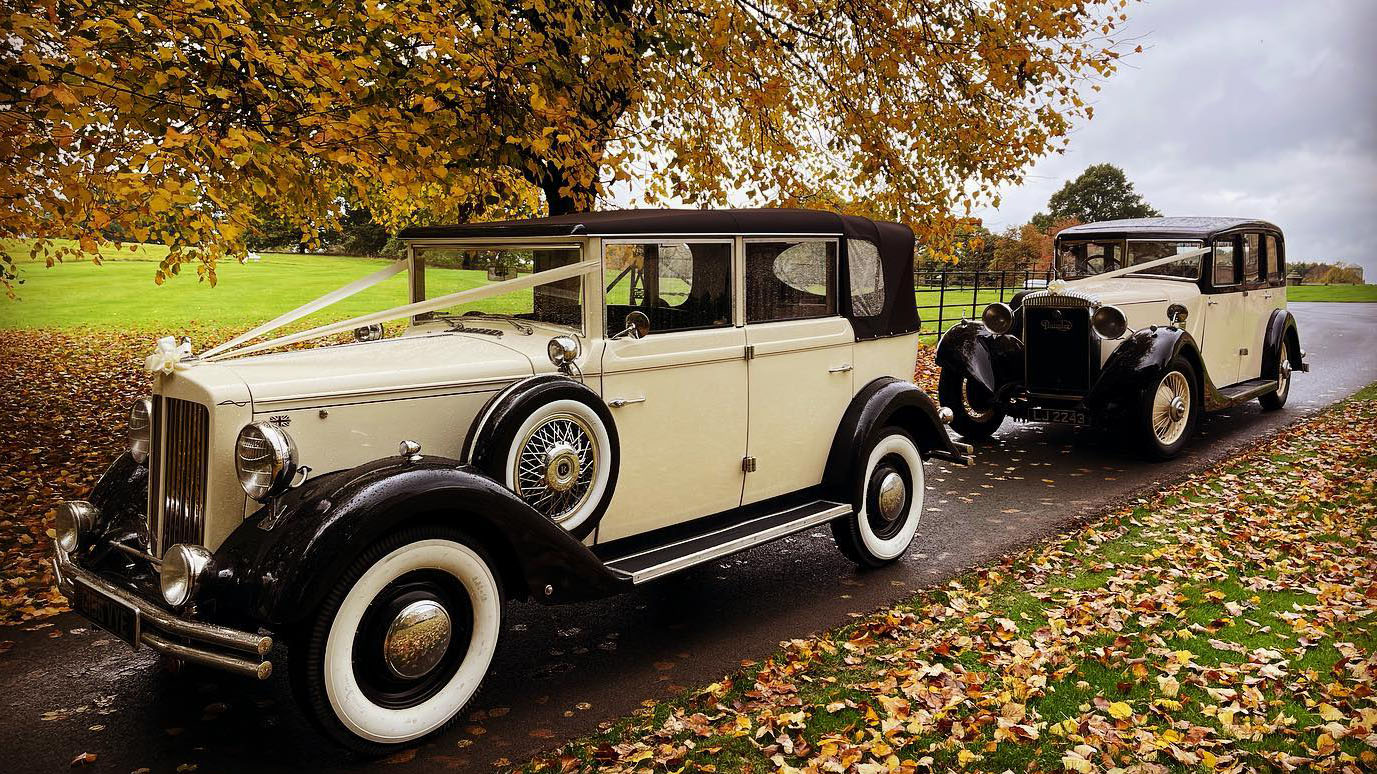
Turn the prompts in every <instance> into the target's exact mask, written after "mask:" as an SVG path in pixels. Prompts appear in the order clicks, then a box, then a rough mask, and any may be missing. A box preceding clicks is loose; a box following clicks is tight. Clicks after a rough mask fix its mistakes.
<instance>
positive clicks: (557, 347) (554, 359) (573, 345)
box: [545, 336, 579, 369]
mask: <svg viewBox="0 0 1377 774" xmlns="http://www.w3.org/2000/svg"><path fill="white" fill-rule="evenodd" d="M545 354H546V355H548V356H549V358H550V362H551V363H553V364H554V366H555V367H556V368H561V369H562V368H564V367H565V366H567V365H569V364H570V363H572V362H574V361H575V360H577V359H578V356H579V340H578V339H576V338H574V337H573V336H556V337H554V338H553V339H550V342H549V343H548V344H546V345H545Z"/></svg>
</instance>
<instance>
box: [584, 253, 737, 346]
mask: <svg viewBox="0 0 1377 774" xmlns="http://www.w3.org/2000/svg"><path fill="white" fill-rule="evenodd" d="M603 271H604V273H605V278H606V288H607V333H608V335H609V336H610V335H613V334H615V333H617V332H619V331H621V330H622V329H623V328H625V327H626V322H625V321H626V315H627V313H629V312H631V311H632V310H639V311H642V312H645V314H646V316H647V317H649V318H650V332H651V334H655V333H665V332H667V331H681V330H690V329H694V328H713V327H719V326H725V325H731V324H732V297H731V286H732V281H731V276H732V246H731V243H730V242H684V241H654V242H609V243H607V244H606V245H605V247H604V249H603Z"/></svg>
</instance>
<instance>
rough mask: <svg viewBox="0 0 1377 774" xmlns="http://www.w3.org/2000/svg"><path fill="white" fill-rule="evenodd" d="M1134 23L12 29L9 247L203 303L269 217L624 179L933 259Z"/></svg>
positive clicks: (1039, 8) (430, 205)
mask: <svg viewBox="0 0 1377 774" xmlns="http://www.w3.org/2000/svg"><path fill="white" fill-rule="evenodd" d="M1127 2H1128V0H1095V1H1093V2H1080V1H1077V2H1072V1H1071V0H1059V1H1058V2H1045V1H1044V0H1003V1H1002V2H995V3H970V2H964V1H962V0H909V1H908V2H901V3H891V2H887V1H882V0H857V1H853V2H845V3H842V2H836V0H789V1H788V2H756V1H755V0H685V1H684V2H665V1H663V0H646V1H644V2H635V1H634V0H562V1H561V2H558V3H547V2H544V1H543V0H521V1H520V2H513V3H493V2H487V1H482V2H459V3H439V4H436V3H430V2H422V1H421V0H401V2H395V3H391V2H389V3H381V2H371V1H367V2H362V1H354V2H344V3H338V2H324V1H323V0H260V1H257V2H244V1H242V0H216V1H214V2H212V1H211V0H160V1H159V2H148V1H147V0H119V1H118V2H117V1H116V0H92V1H90V2H70V1H68V0H46V2H40V3H37V4H32V5H30V4H22V3H21V4H11V5H8V6H7V7H6V9H5V10H3V11H0V19H3V24H4V31H5V35H4V36H3V37H0V70H2V71H3V72H4V77H3V78H0V103H2V104H3V105H4V109H3V110H0V159H3V163H4V168H5V170H6V173H5V175H4V176H3V177H2V178H0V239H3V238H12V237H35V238H38V239H37V241H36V242H35V243H34V247H33V249H34V252H35V257H44V256H46V257H47V258H48V260H49V261H51V260H52V259H54V258H59V259H60V258H62V257H64V256H65V255H72V256H75V255H79V254H84V255H87V256H96V255H98V254H99V253H100V251H102V250H109V249H111V248H113V247H117V246H118V245H119V244H120V243H122V242H130V241H153V242H159V243H164V244H167V245H169V246H170V247H171V248H172V251H171V252H170V253H169V255H168V258H167V260H166V261H164V262H163V264H162V266H161V267H160V268H159V272H158V279H159V281H161V280H162V279H164V278H166V277H167V276H168V275H169V274H175V273H179V271H180V268H179V267H180V266H181V265H182V264H185V263H187V262H189V261H196V262H198V265H197V267H196V268H197V272H198V273H199V274H201V275H202V276H203V277H204V278H206V279H209V280H210V281H212V282H213V281H214V279H215V274H214V266H215V262H216V261H217V260H219V259H221V258H224V257H226V256H230V257H242V256H243V255H244V254H245V246H244V245H245V239H246V235H249V234H251V233H252V232H253V231H254V230H255V229H257V228H260V227H261V226H262V223H263V221H264V220H269V219H285V220H287V221H289V222H291V223H293V224H294V225H295V226H297V227H298V228H300V229H301V231H302V234H303V238H304V239H305V240H306V241H308V242H309V241H310V240H311V239H312V238H313V237H314V235H315V234H317V233H319V232H320V231H321V230H322V229H327V228H330V227H332V226H334V225H337V223H338V220H339V218H340V216H341V213H342V212H343V211H344V210H345V208H346V206H353V207H366V208H367V209H368V210H369V211H370V212H372V214H373V217H374V218H375V219H376V220H377V221H378V222H380V223H382V224H384V225H385V226H387V227H389V228H392V229H395V228H397V227H399V226H400V225H402V224H405V223H408V222H412V221H417V220H431V221H434V220H451V221H453V220H469V219H482V218H489V217H495V216H499V215H512V214H516V215H520V214H529V213H534V212H538V211H539V210H541V209H548V210H549V211H554V212H565V211H571V210H578V209H586V208H591V207H593V206H595V205H596V204H597V202H598V200H599V197H601V196H603V195H604V194H605V193H606V191H607V189H608V185H609V184H610V183H611V182H613V181H615V180H618V179H623V180H624V179H628V178H632V177H634V178H636V181H637V183H636V185H635V186H633V187H632V188H633V191H636V192H639V195H638V196H637V198H638V200H641V201H644V202H647V203H652V204H653V203H662V202H674V201H678V202H687V203H690V204H692V205H725V204H729V203H730V204H784V205H788V204H804V205H807V204H822V205H826V206H836V207H840V208H844V209H849V210H853V211H862V212H867V213H871V214H876V215H883V216H886V217H890V218H897V219H901V220H905V221H909V222H912V223H913V224H914V225H915V227H917V228H918V230H919V231H920V233H921V234H922V235H923V237H924V239H925V240H926V241H928V242H929V243H931V244H933V245H934V246H935V247H936V249H938V250H939V251H941V250H944V249H946V248H945V246H946V245H948V244H949V241H950V240H949V237H950V233H951V227H952V220H951V217H950V216H951V214H952V212H953V211H955V210H958V209H960V207H961V206H962V205H963V204H965V205H969V204H971V203H973V202H977V201H981V200H985V199H989V198H991V197H992V196H993V190H994V186H996V185H998V184H1000V183H1007V182H1011V181H1017V180H1018V179H1019V177H1020V176H1021V174H1022V170H1023V169H1024V167H1025V166H1026V165H1027V164H1028V163H1029V162H1030V161H1031V160H1033V159H1035V158H1037V157H1038V156H1041V155H1043V154H1046V153H1048V152H1051V151H1054V150H1057V149H1059V148H1060V147H1062V145H1064V143H1065V138H1066V133H1067V130H1068V128H1069V127H1070V125H1071V123H1072V122H1073V121H1075V120H1078V119H1082V118H1089V117H1090V114H1091V110H1090V108H1089V107H1088V106H1087V105H1086V104H1085V103H1084V102H1083V101H1082V97H1081V92H1082V88H1083V87H1085V86H1086V85H1089V86H1091V87H1094V81H1096V80H1098V79H1101V78H1103V77H1105V76H1108V75H1109V74H1110V73H1111V72H1112V71H1113V70H1114V67H1115V61H1116V59H1117V57H1118V56H1119V51H1118V50H1117V49H1118V44H1117V43H1116V41H1115V39H1114V37H1113V36H1114V34H1115V32H1116V26H1117V25H1119V24H1121V23H1122V20H1123V19H1124V16H1123V13H1122V11H1123V9H1124V8H1125V6H1126V5H1127ZM542 205H543V206H542ZM62 237H65V238H70V239H73V240H75V245H74V246H70V245H67V244H66V243H62V244H61V245H59V244H58V243H54V242H52V241H49V240H51V239H54V238H62ZM11 261H12V259H5V262H4V263H0V267H3V268H4V272H3V276H0V279H4V280H5V282H6V283H7V284H8V282H9V281H11V280H13V278H14V273H13V269H14V266H13V263H12V262H11Z"/></svg>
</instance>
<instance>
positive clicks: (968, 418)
mask: <svg viewBox="0 0 1377 774" xmlns="http://www.w3.org/2000/svg"><path fill="white" fill-rule="evenodd" d="M937 398H938V402H939V403H941V404H942V405H943V406H944V407H946V408H949V409H951V412H952V418H951V426H952V429H953V430H955V431H956V432H957V433H959V434H960V435H961V437H962V438H966V439H969V440H972V441H983V440H985V439H986V438H989V437H990V436H991V435H993V434H994V431H996V430H998V429H999V426H1000V424H1002V423H1003V422H1004V412H1003V411H1002V410H1001V409H1000V408H999V406H998V405H996V403H995V398H994V395H993V394H991V393H990V391H989V390H987V389H985V388H984V387H983V386H981V384H980V383H979V382H976V381H974V380H972V379H971V378H970V377H968V376H966V375H965V374H963V373H960V372H958V371H955V370H950V369H946V368H943V369H942V375H941V376H940V377H938V380H937Z"/></svg>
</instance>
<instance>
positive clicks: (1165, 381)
mask: <svg viewBox="0 0 1377 774" xmlns="http://www.w3.org/2000/svg"><path fill="white" fill-rule="evenodd" d="M1190 412H1191V387H1190V383H1189V382H1188V381H1186V375H1185V374H1183V373H1181V372H1180V371H1172V372H1171V373H1169V374H1167V375H1166V376H1164V377H1162V382H1161V383H1160V384H1158V385H1157V393H1156V394H1155V395H1154V396H1153V399H1152V432H1153V435H1155V436H1157V440H1158V441H1160V442H1161V443H1162V444H1163V445H1165V446H1170V445H1172V444H1174V443H1176V442H1177V441H1178V440H1180V439H1181V436H1182V435H1183V434H1184V433H1185V432H1186V425H1187V424H1188V423H1189V421H1190Z"/></svg>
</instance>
